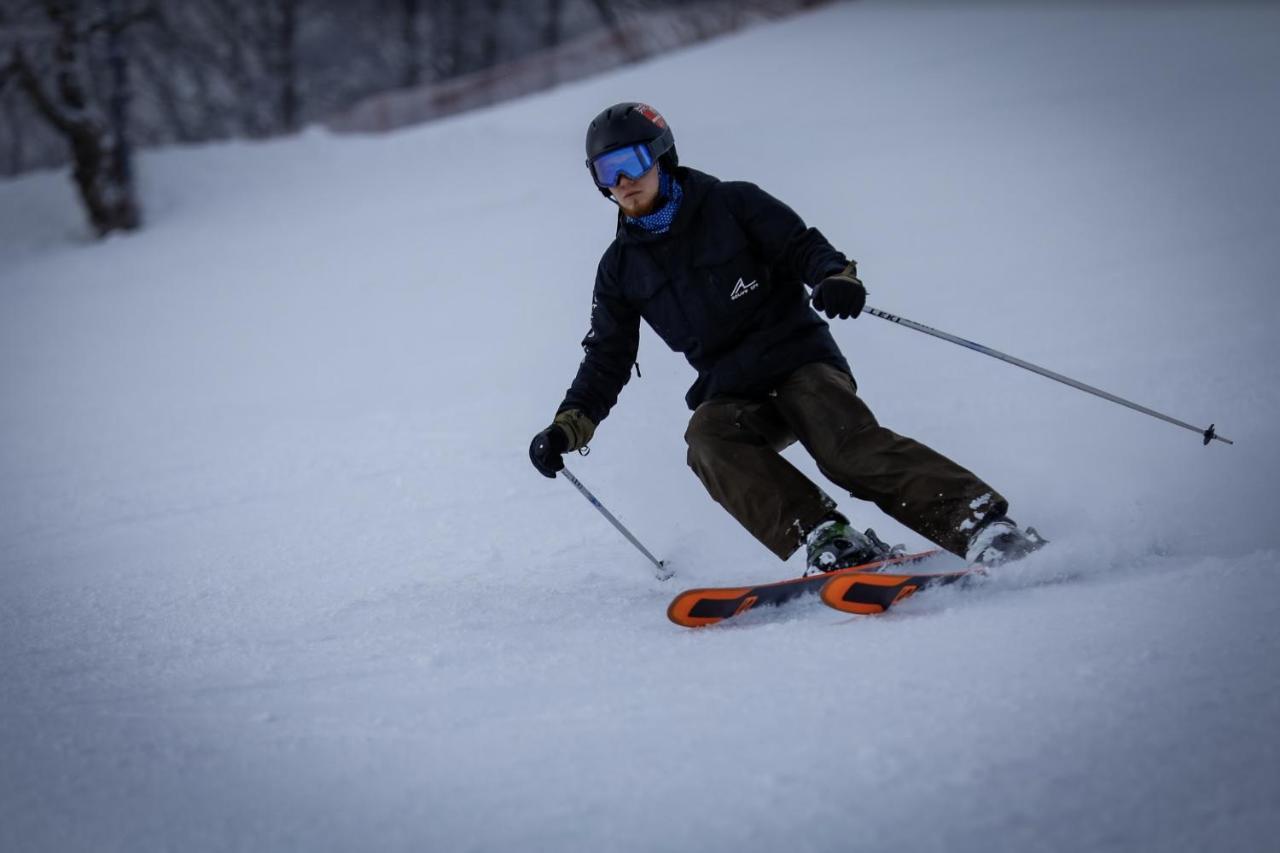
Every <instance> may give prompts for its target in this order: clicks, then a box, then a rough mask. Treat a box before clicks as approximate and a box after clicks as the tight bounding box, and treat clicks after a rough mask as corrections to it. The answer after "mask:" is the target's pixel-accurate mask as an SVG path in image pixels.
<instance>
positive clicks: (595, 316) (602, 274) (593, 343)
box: [556, 254, 640, 424]
mask: <svg viewBox="0 0 1280 853" xmlns="http://www.w3.org/2000/svg"><path fill="white" fill-rule="evenodd" d="M608 257H609V255H608V254H606V255H605V257H604V258H603V259H601V261H600V267H599V269H598V270H597V271H596V284H595V289H594V291H593V293H592V295H591V328H590V329H589V330H588V331H587V336H586V337H585V338H583V339H582V349H583V351H584V352H585V355H584V356H583V359H582V363H581V364H580V365H578V375H577V376H575V377H574V379H573V384H572V385H570V386H569V391H568V393H566V394H565V398H564V401H563V402H562V403H561V404H560V407H559V408H558V409H557V410H556V411H557V412H563V411H565V410H566V409H578V410H580V411H581V412H583V413H584V414H586V416H587V417H589V418H590V419H591V420H592V421H593V422H594V423H596V424H599V423H600V422H601V421H602V420H604V419H605V418H606V417H607V416H608V414H609V410H610V409H612V408H613V406H614V404H615V403H617V402H618V394H619V393H620V392H621V391H622V386H624V385H626V384H627V380H628V379H630V378H631V366H632V365H633V364H635V361H636V351H637V350H638V349H639V346H640V312H639V311H638V310H636V308H635V307H634V306H632V305H631V304H630V303H628V302H627V301H626V300H625V299H624V298H623V297H622V294H621V292H620V291H619V289H618V287H617V283H616V281H615V280H614V278H613V276H612V275H611V274H610V272H609V269H608V263H607V262H608Z"/></svg>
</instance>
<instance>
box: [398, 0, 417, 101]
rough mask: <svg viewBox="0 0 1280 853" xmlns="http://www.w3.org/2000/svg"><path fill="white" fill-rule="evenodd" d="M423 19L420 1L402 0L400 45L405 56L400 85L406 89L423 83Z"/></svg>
mask: <svg viewBox="0 0 1280 853" xmlns="http://www.w3.org/2000/svg"><path fill="white" fill-rule="evenodd" d="M421 17H422V4H421V2H420V0H400V44H401V50H402V52H403V54H404V55H403V66H402V68H403V71H402V73H401V76H400V85H401V86H404V87H405V88H406V89H411V88H414V87H416V86H417V85H419V84H420V83H421V82H422V30H421Z"/></svg>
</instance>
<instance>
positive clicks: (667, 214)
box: [626, 172, 684, 234]
mask: <svg viewBox="0 0 1280 853" xmlns="http://www.w3.org/2000/svg"><path fill="white" fill-rule="evenodd" d="M658 194H659V195H660V196H664V197H665V198H666V199H667V203H666V204H664V205H663V206H662V207H660V208H658V209H657V210H655V211H654V212H653V213H649V214H646V215H644V216H638V217H636V218H634V219H633V218H631V217H630V216H628V217H626V220H627V224H628V225H638V226H640V227H641V228H643V229H644V230H646V231H648V232H649V233H651V234H665V233H667V232H668V231H670V230H671V223H672V222H673V221H675V218H676V214H677V213H679V211H680V200H681V199H682V198H684V190H682V189H680V182H679V181H677V180H676V179H675V178H673V177H672V176H671V175H669V174H668V173H666V172H662V173H661V174H659V176H658Z"/></svg>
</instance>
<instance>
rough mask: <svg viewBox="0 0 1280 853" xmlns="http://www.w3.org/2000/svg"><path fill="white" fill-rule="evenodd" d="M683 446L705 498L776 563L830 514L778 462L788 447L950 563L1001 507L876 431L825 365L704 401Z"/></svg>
mask: <svg viewBox="0 0 1280 853" xmlns="http://www.w3.org/2000/svg"><path fill="white" fill-rule="evenodd" d="M685 441H686V442H687V443H688V445H689V467H690V468H692V469H693V471H694V473H695V474H697V475H698V479H699V480H701V481H702V484H703V485H704V486H706V488H707V491H708V492H710V493H711V497H713V498H714V499H715V500H716V502H717V503H719V504H720V505H721V506H723V507H724V508H725V509H727V510H728V511H729V513H730V514H731V515H732V516H733V517H734V518H736V519H737V520H738V522H739V523H740V524H741V525H742V526H743V527H745V528H747V530H749V531H751V533H752V535H754V536H755V537H756V538H757V539H759V540H760V542H761V543H762V544H763V545H764V546H765V547H766V548H768V549H769V550H770V551H772V552H773V553H774V554H777V555H778V556H779V557H780V558H782V559H784V560H785V559H786V558H787V557H789V556H791V554H792V553H793V552H794V551H795V550H796V549H797V548H798V547H799V546H800V545H801V543H802V542H803V541H804V536H805V534H806V533H808V531H810V530H811V529H812V528H813V527H814V526H816V525H817V524H818V523H819V522H820V521H822V519H823V518H824V517H826V516H827V515H828V513H830V512H831V511H833V510H834V509H835V502H834V501H833V500H832V499H831V498H830V497H829V496H827V494H826V493H825V492H823V491H822V489H820V488H819V487H818V486H817V485H815V484H814V483H813V482H812V481H811V480H810V479H809V478H808V477H806V476H805V475H804V474H802V473H801V472H800V471H799V470H798V469H796V467H795V466H794V465H792V464H791V463H790V462H788V461H787V460H786V459H784V458H783V457H782V455H781V453H780V451H782V450H783V449H784V448H786V447H788V446H790V445H791V444H793V443H795V442H796V441H799V442H800V443H801V444H802V445H803V446H804V448H805V450H807V451H808V452H809V454H810V455H811V456H812V457H813V458H814V460H815V461H816V462H817V463H818V470H820V471H821V472H822V474H823V476H825V477H827V478H828V479H829V480H831V481H832V482H833V483H835V484H836V485H838V486H840V487H841V488H843V489H847V490H848V491H849V493H850V494H851V495H852V496H853V497H855V498H858V499H860V500H865V501H871V502H872V503H874V504H875V505H876V506H878V507H879V508H880V509H881V510H882V511H883V512H884V513H885V514H886V515H889V516H891V517H893V518H894V519H896V520H898V521H899V522H901V523H902V524H904V525H905V526H907V527H909V528H911V529H912V530H914V531H915V532H917V533H919V534H920V535H921V536H924V537H926V538H928V539H930V540H932V541H934V542H936V543H937V544H938V545H940V546H941V547H943V548H945V549H946V550H948V551H951V552H952V553H955V554H960V555H962V556H963V555H964V552H965V549H966V547H967V546H968V542H969V536H970V534H971V533H972V531H973V530H974V528H975V527H976V526H977V524H978V522H979V521H981V520H982V519H983V518H984V517H985V516H987V515H989V514H992V513H1003V512H1005V511H1006V510H1007V508H1008V503H1007V502H1006V501H1005V499H1004V498H1003V497H1001V496H1000V495H999V493H997V492H996V491H995V490H994V489H992V488H991V487H990V486H988V485H987V484H986V483H984V482H983V481H982V480H980V479H978V477H977V476H975V475H974V474H973V473H971V472H970V471H968V470H966V469H964V468H961V467H960V466H959V465H957V464H956V463H954V462H952V461H951V460H950V459H948V458H946V457H945V456H943V455H942V454H940V453H938V452H936V451H934V450H931V449H930V448H928V447H926V446H924V445H923V444H921V443H920V442H918V441H915V440H913V439H910V438H906V437H904V436H901V435H898V434H897V433H894V432H892V431H890V430H887V429H885V428H884V427H882V426H880V425H879V424H878V423H877V422H876V419H875V416H874V415H873V414H871V410H870V409H868V408H867V405H866V403H864V402H862V400H861V399H860V398H859V397H858V394H857V386H856V385H855V383H854V381H853V379H852V378H851V377H850V376H849V375H848V374H846V373H844V372H843V371H841V370H839V369H837V368H835V367H832V366H831V365H828V364H820V363H819V364H808V365H805V366H804V367H802V368H800V369H799V370H797V371H795V372H794V373H792V374H791V375H790V376H788V377H787V378H786V379H785V380H783V381H782V383H781V384H780V385H778V387H777V388H776V389H774V390H773V391H771V392H770V393H769V394H768V395H767V396H765V397H761V398H759V399H736V398H717V399H714V400H708V401H706V402H705V403H703V404H702V405H700V406H698V408H697V410H696V411H695V412H694V413H693V417H692V418H691V419H690V421H689V429H688V430H687V431H686V432H685Z"/></svg>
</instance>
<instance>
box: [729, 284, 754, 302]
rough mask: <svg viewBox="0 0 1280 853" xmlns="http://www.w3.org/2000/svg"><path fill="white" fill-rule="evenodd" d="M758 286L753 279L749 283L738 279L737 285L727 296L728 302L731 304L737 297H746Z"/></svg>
mask: <svg viewBox="0 0 1280 853" xmlns="http://www.w3.org/2000/svg"><path fill="white" fill-rule="evenodd" d="M759 286H760V284H759V282H757V281H755V280H754V279H753V280H751V281H743V280H742V279H738V283H737V284H735V285H734V286H733V292H732V293H730V294H729V301H730V302H732V301H733V300H735V299H737V298H738V297H739V296H746V295H747V294H748V293H750V292H751V291H753V290H755V289H756V288H757V287H759Z"/></svg>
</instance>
